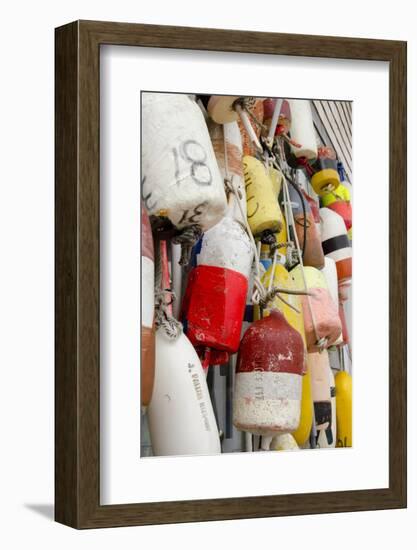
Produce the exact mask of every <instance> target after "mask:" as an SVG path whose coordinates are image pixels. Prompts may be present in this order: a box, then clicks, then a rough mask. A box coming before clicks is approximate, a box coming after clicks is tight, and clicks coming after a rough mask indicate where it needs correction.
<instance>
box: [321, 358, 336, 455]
mask: <svg viewBox="0 0 417 550" xmlns="http://www.w3.org/2000/svg"><path fill="white" fill-rule="evenodd" d="M328 375H329V385H330V408H331V421H330V430H331V437H330V436H329V432H328V430H327V429H326V428H324V429H319V430H318V431H317V447H319V448H320V449H326V448H334V447H336V437H337V436H336V414H337V407H336V389H335V380H334V374H333V371H332V369H331V367H330V362H329V369H328Z"/></svg>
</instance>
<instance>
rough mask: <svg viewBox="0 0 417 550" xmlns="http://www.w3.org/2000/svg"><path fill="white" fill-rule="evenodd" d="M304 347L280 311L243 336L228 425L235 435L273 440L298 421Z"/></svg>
mask: <svg viewBox="0 0 417 550" xmlns="http://www.w3.org/2000/svg"><path fill="white" fill-rule="evenodd" d="M303 368H304V344H303V340H302V338H301V336H300V333H299V332H297V331H296V330H295V329H293V328H292V327H291V325H290V324H289V323H288V322H287V321H286V319H285V317H284V315H283V314H282V313H281V312H279V311H275V310H273V311H271V313H270V315H269V316H268V317H265V318H264V319H261V320H259V321H255V322H254V323H253V324H252V325H251V326H250V327H249V329H248V330H247V331H246V332H245V335H244V336H243V339H242V342H241V344H240V348H239V355H238V360H237V365H236V381H235V400H234V403H233V423H234V425H235V427H236V428H237V429H239V430H243V431H248V432H251V433H253V434H257V435H265V436H272V435H275V434H277V433H288V432H291V431H293V430H295V429H296V428H297V426H298V423H299V421H300V403H301V381H302V372H303Z"/></svg>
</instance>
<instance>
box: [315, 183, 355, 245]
mask: <svg viewBox="0 0 417 550" xmlns="http://www.w3.org/2000/svg"><path fill="white" fill-rule="evenodd" d="M321 203H322V205H323V206H325V207H327V208H330V210H333V211H334V212H336V213H337V214H339V216H341V217H342V218H343V221H344V222H345V226H346V229H347V230H348V232H349V230H350V229H351V227H352V205H351V203H350V192H349V189H348V188H347V187H345V186H344V185H343V184H342V183H341V184H340V185H339V187H338V188H337V189H336V190H335V191H333V192H331V193H328V194H327V195H324V197H322V200H321ZM349 240H350V239H349Z"/></svg>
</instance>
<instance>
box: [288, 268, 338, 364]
mask: <svg viewBox="0 0 417 550" xmlns="http://www.w3.org/2000/svg"><path fill="white" fill-rule="evenodd" d="M302 269H303V268H302V267H301V266H297V267H296V268H295V269H293V270H292V271H291V276H292V278H293V279H294V281H295V284H296V288H298V289H304V279H303V276H302V271H301V270H302ZM304 274H305V278H306V283H307V289H308V292H309V296H302V305H303V315H304V329H305V335H306V340H307V350H308V352H310V353H311V352H314V351H318V350H319V349H321V348H327V347H329V346H331V345H333V344H334V343H335V342H336V341H337V339H338V338H339V336H340V334H341V332H342V325H341V322H340V319H339V313H338V309H337V305H336V304H335V303H334V301H333V298H332V297H331V295H330V292H329V288H328V286H327V283H326V279H325V277H324V275H323V273H322V272H321V271H319V270H318V269H315V268H314V267H304ZM312 314H313V315H312Z"/></svg>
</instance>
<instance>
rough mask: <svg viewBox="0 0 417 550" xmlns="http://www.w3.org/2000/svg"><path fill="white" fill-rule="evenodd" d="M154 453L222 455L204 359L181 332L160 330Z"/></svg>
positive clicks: (152, 410)
mask: <svg viewBox="0 0 417 550" xmlns="http://www.w3.org/2000/svg"><path fill="white" fill-rule="evenodd" d="M148 418H149V431H150V436H151V442H152V449H153V454H154V456H173V455H210V454H219V453H220V452H221V450H220V439H219V431H218V428H217V424H216V419H215V417H214V412H213V407H212V404H211V400H210V395H209V391H208V388H207V382H206V377H205V374H204V371H203V367H202V366H201V362H200V359H199V358H198V355H197V353H196V352H195V350H194V348H193V346H192V344H191V342H190V341H189V340H188V338H187V337H186V336H185V334H183V333H181V334H180V335H179V336H178V338H177V339H175V340H170V339H169V338H168V337H167V335H166V334H165V332H164V330H163V328H159V329H158V330H157V331H156V365H155V384H154V390H153V394H152V399H151V402H150V404H149V407H148Z"/></svg>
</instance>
